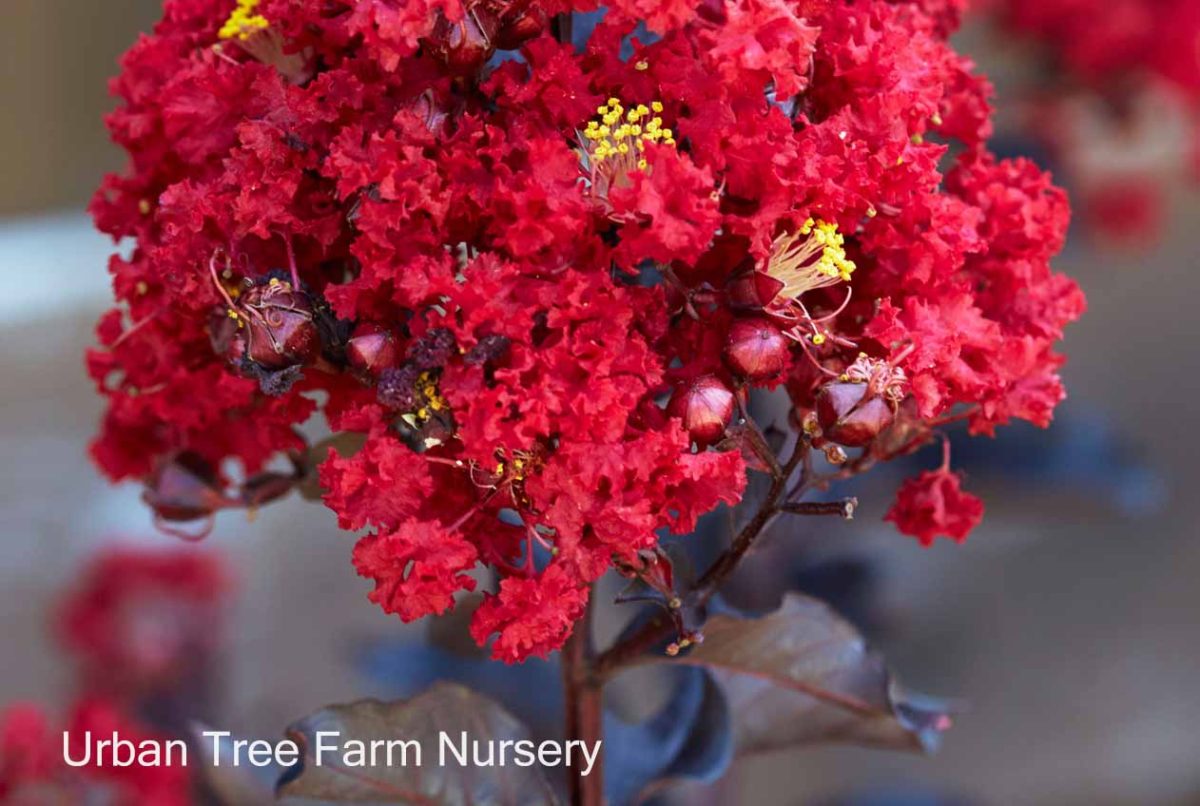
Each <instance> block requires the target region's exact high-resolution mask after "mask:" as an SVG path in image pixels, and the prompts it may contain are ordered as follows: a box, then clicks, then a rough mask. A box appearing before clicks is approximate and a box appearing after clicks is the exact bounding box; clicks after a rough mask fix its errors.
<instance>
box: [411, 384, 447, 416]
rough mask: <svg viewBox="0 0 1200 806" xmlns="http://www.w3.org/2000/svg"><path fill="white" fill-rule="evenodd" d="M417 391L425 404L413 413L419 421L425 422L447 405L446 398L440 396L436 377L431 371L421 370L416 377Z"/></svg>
mask: <svg viewBox="0 0 1200 806" xmlns="http://www.w3.org/2000/svg"><path fill="white" fill-rule="evenodd" d="M417 391H418V392H420V394H421V397H422V398H423V399H424V400H425V405H424V406H422V407H421V408H419V409H417V410H416V412H415V414H416V417H417V419H418V420H419V421H421V422H425V421H426V420H428V419H429V418H430V417H432V416H433V415H434V414H435V413H437V412H439V411H443V410H445V409H446V408H447V407H448V404H447V403H446V398H444V397H442V393H441V392H440V391H439V390H438V387H437V379H436V378H435V377H434V376H433V373H430V372H422V373H421V375H420V376H419V377H418V378H417Z"/></svg>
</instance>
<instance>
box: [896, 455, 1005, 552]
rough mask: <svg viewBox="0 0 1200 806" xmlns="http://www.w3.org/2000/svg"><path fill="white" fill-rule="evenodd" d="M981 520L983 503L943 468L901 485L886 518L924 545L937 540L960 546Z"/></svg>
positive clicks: (954, 475) (955, 476) (955, 475)
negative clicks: (942, 538) (966, 490)
mask: <svg viewBox="0 0 1200 806" xmlns="http://www.w3.org/2000/svg"><path fill="white" fill-rule="evenodd" d="M982 519H983V502H982V501H980V500H979V499H978V498H977V497H976V496H974V495H971V494H970V493H967V492H963V490H962V488H961V479H960V478H959V476H958V474H956V473H952V472H950V471H949V470H948V469H945V468H942V469H939V470H929V471H926V472H924V473H922V474H921V475H919V476H917V477H916V478H912V479H909V480H908V481H906V482H904V484H903V486H901V487H900V490H899V492H897V493H896V502H895V503H894V504H893V505H892V508H891V509H890V510H888V513H887V516H886V517H885V520H889V521H891V522H893V523H895V524H896V528H897V529H899V530H900V531H901V532H903V533H904V534H906V535H912V536H913V537H915V538H917V539H918V540H920V541H921V545H923V546H929V545H932V544H933V541H934V540H935V539H936V538H938V537H948V538H950V539H952V540H955V541H957V542H959V543H961V542H962V541H964V540H966V539H967V535H968V534H969V533H970V531H971V530H972V529H974V528H975V527H976V526H978V525H979V522H980V521H981V520H982Z"/></svg>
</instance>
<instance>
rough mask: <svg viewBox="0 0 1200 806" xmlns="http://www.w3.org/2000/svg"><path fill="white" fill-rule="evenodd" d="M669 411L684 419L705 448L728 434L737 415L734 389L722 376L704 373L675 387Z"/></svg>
mask: <svg viewBox="0 0 1200 806" xmlns="http://www.w3.org/2000/svg"><path fill="white" fill-rule="evenodd" d="M667 414H669V415H671V416H672V417H679V418H680V419H681V420H683V427H684V428H685V429H687V432H688V434H689V435H690V436H691V438H692V440H693V441H695V443H696V444H697V445H699V446H700V447H702V448H703V447H706V446H708V445H711V444H713V443H714V442H717V441H718V440H720V439H721V437H722V436H723V435H724V434H725V426H726V424H728V422H729V418H730V417H731V416H733V392H731V391H730V390H729V387H728V386H726V385H725V384H724V383H722V382H721V380H720V379H719V378H715V377H713V376H712V375H703V376H701V377H699V378H696V379H695V380H692V381H690V382H688V383H685V384H683V385H681V386H680V387H679V388H678V389H676V390H675V393H674V394H673V395H671V400H670V402H669V403H667Z"/></svg>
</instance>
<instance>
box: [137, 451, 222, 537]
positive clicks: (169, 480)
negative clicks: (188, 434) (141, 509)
mask: <svg viewBox="0 0 1200 806" xmlns="http://www.w3.org/2000/svg"><path fill="white" fill-rule="evenodd" d="M142 500H143V501H145V502H146V504H148V505H149V506H150V508H151V509H153V510H154V513H155V514H156V515H157V516H158V517H159V518H161V519H163V520H165V521H194V520H200V519H201V518H206V517H208V516H210V515H212V514H213V513H214V512H216V511H217V510H219V509H223V508H224V507H226V506H227V505H228V501H227V500H226V499H225V496H224V495H223V494H222V492H221V489H220V486H219V482H218V481H217V471H216V469H215V468H214V467H213V466H212V464H211V463H209V462H208V461H207V460H205V459H203V458H202V457H200V456H198V455H196V454H194V453H186V452H185V453H180V454H177V455H175V456H174V457H171V458H169V459H166V460H165V461H163V462H161V463H160V464H159V465H158V466H157V467H156V468H155V470H154V472H153V473H152V474H151V475H150V477H149V478H148V479H147V480H146V488H145V490H144V491H143V492H142Z"/></svg>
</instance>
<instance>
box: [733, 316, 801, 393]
mask: <svg viewBox="0 0 1200 806" xmlns="http://www.w3.org/2000/svg"><path fill="white" fill-rule="evenodd" d="M789 353H790V345H789V344H788V340H787V337H786V336H784V335H783V334H782V333H781V332H779V328H777V327H775V325H773V324H771V322H770V321H769V320H767V319H765V318H763V317H754V318H750V319H738V320H735V321H734V323H733V325H732V326H731V327H730V328H729V337H728V338H727V339H726V340H725V353H724V355H725V363H726V365H728V367H729V368H730V369H731V370H733V371H734V372H735V373H736V374H738V375H740V376H741V377H743V378H746V379H748V380H751V381H765V380H767V379H769V378H774V377H776V376H777V375H779V373H780V372H782V371H783V370H784V368H785V367H786V366H787V364H788V356H789Z"/></svg>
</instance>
